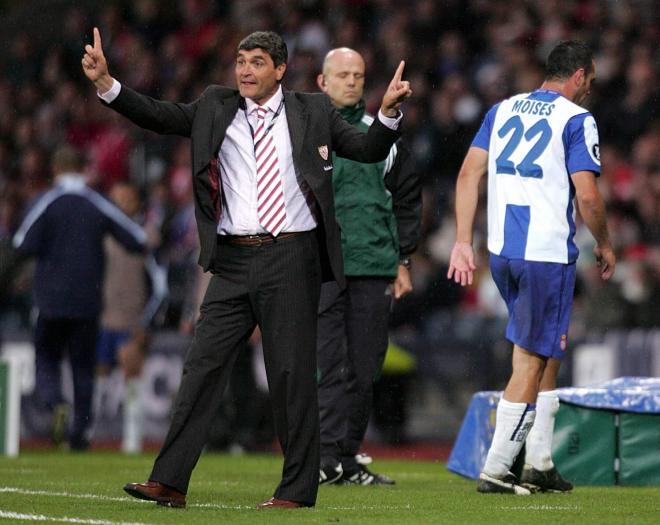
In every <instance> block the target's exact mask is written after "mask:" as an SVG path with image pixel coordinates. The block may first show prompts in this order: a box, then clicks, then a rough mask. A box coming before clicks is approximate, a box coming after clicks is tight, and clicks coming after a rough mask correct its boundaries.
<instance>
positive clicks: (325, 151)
mask: <svg viewBox="0 0 660 525" xmlns="http://www.w3.org/2000/svg"><path fill="white" fill-rule="evenodd" d="M319 155H321V158H322V159H323V160H328V145H327V144H323V146H319Z"/></svg>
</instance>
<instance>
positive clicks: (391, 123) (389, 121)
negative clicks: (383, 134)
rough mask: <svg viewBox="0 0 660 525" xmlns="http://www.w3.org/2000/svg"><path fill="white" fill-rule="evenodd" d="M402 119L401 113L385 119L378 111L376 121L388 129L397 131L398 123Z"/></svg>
mask: <svg viewBox="0 0 660 525" xmlns="http://www.w3.org/2000/svg"><path fill="white" fill-rule="evenodd" d="M402 117H403V113H401V111H399V113H398V115H397V116H396V117H387V116H385V114H384V113H383V112H382V111H381V110H380V109H379V110H378V120H380V121H381V123H382V124H383V125H385V126H387V127H388V128H390V129H399V123H400V122H401V118H402Z"/></svg>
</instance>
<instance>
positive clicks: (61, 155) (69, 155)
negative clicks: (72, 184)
mask: <svg viewBox="0 0 660 525" xmlns="http://www.w3.org/2000/svg"><path fill="white" fill-rule="evenodd" d="M50 163H51V167H52V168H53V172H54V173H55V174H56V175H58V174H60V173H66V172H69V171H71V172H78V171H80V170H82V169H83V167H84V165H85V164H84V160H83V157H82V155H81V154H80V152H79V151H78V150H77V149H76V148H74V147H73V146H70V145H69V144H64V145H62V146H60V147H59V148H57V149H56V150H55V152H54V153H53V156H52V157H51V161H50Z"/></svg>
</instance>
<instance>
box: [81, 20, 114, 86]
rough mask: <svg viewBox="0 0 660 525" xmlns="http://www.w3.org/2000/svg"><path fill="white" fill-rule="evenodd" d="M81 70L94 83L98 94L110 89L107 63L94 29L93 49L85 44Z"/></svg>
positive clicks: (97, 34)
mask: <svg viewBox="0 0 660 525" xmlns="http://www.w3.org/2000/svg"><path fill="white" fill-rule="evenodd" d="M82 68H83V72H84V73H85V76H87V78H88V79H90V80H91V81H92V82H94V85H95V86H96V89H97V90H98V92H99V93H106V92H107V91H109V90H110V88H111V87H112V81H113V79H112V77H111V76H110V73H109V72H108V63H107V62H106V61H105V55H103V47H102V45H101V33H100V32H99V30H98V28H97V27H95V28H94V47H92V46H90V45H89V44H87V45H86V46H85V55H84V56H83V58H82Z"/></svg>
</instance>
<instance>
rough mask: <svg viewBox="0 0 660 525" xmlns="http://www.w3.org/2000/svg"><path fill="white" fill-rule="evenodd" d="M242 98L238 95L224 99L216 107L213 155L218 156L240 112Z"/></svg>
mask: <svg viewBox="0 0 660 525" xmlns="http://www.w3.org/2000/svg"><path fill="white" fill-rule="evenodd" d="M240 100H241V96H240V95H239V94H238V93H236V94H235V95H232V96H229V97H226V98H222V99H220V100H219V101H218V103H217V104H216V105H215V114H214V116H213V130H212V132H211V144H210V146H211V155H212V156H213V157H215V156H217V154H218V149H219V148H220V144H221V143H222V141H223V140H224V138H225V133H226V132H227V128H228V127H229V125H230V124H231V121H232V120H234V117H235V116H236V112H237V111H238V105H239V101H240Z"/></svg>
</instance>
